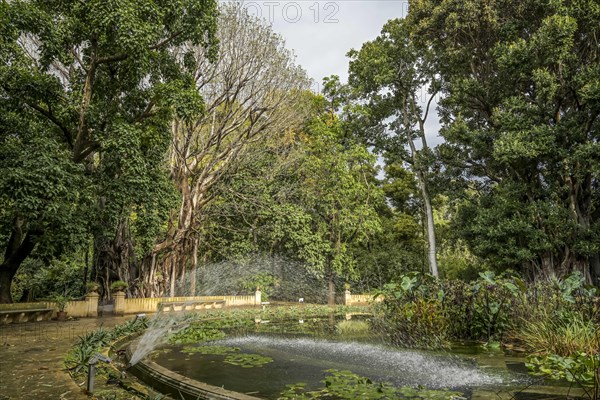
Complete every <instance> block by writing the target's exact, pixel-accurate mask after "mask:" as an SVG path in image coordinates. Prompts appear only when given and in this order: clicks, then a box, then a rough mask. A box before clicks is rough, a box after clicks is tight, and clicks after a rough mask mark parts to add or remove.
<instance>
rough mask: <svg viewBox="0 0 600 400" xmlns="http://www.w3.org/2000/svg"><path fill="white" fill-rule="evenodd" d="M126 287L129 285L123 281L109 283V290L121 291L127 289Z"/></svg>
mask: <svg viewBox="0 0 600 400" xmlns="http://www.w3.org/2000/svg"><path fill="white" fill-rule="evenodd" d="M128 287H129V285H128V284H127V283H125V282H123V281H114V282H113V283H112V284H111V285H110V290H111V291H113V292H121V291H123V290H125V289H127V288H128Z"/></svg>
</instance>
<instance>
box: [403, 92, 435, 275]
mask: <svg viewBox="0 0 600 400" xmlns="http://www.w3.org/2000/svg"><path fill="white" fill-rule="evenodd" d="M410 96H411V98H410V99H406V100H407V101H406V102H405V104H404V113H403V119H404V125H405V129H406V140H407V142H408V146H409V147H410V155H411V159H412V164H413V170H414V171H415V174H416V175H417V179H418V181H419V189H420V190H421V196H422V197H423V203H424V206H425V219H426V221H427V255H428V259H429V272H430V273H431V275H433V276H435V277H437V276H439V272H438V266H437V244H436V240H435V222H434V220H433V208H432V207H431V198H430V196H429V191H428V190H427V169H426V168H427V167H426V166H423V163H422V162H421V159H420V157H419V150H417V147H416V146H415V142H414V140H413V137H412V131H411V130H410V129H409V128H410V127H411V126H412V122H411V121H412V120H411V118H410V115H413V117H416V118H418V123H419V138H420V139H421V145H422V150H421V151H428V149H429V147H428V145H427V138H426V136H425V121H426V119H427V114H428V111H429V106H430V104H431V101H432V100H433V98H434V96H435V94H433V95H432V96H431V98H430V99H429V102H428V103H427V111H426V112H425V115H424V116H423V117H421V115H420V114H418V112H417V107H416V101H415V99H414V95H413V94H411V95H410Z"/></svg>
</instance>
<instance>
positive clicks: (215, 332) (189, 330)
mask: <svg viewBox="0 0 600 400" xmlns="http://www.w3.org/2000/svg"><path fill="white" fill-rule="evenodd" d="M224 337H225V333H224V332H223V331H222V330H221V329H220V328H213V327H207V326H205V325H203V324H192V325H190V326H189V327H186V328H185V329H184V330H182V331H180V332H177V333H175V334H173V335H172V336H171V337H170V338H169V342H170V343H173V344H193V343H201V342H209V341H211V340H218V339H223V338H224Z"/></svg>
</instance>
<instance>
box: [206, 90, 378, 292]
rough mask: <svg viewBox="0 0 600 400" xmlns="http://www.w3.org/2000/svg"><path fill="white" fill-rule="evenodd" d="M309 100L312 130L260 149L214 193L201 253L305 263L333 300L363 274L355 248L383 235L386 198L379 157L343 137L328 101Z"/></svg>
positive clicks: (210, 257) (269, 140)
mask: <svg viewBox="0 0 600 400" xmlns="http://www.w3.org/2000/svg"><path fill="white" fill-rule="evenodd" d="M306 95H307V96H308V97H309V98H310V100H311V102H312V104H313V106H312V107H311V114H310V115H311V116H312V118H311V119H310V121H309V122H308V123H307V124H306V125H305V126H304V127H301V128H300V129H298V130H297V131H287V132H284V133H280V134H279V135H277V136H270V137H264V138H263V139H262V140H261V141H260V142H256V143H253V144H252V145H251V146H249V147H248V149H247V151H246V152H244V154H243V155H242V156H241V157H238V159H237V160H236V161H235V165H234V168H232V169H230V170H229V171H228V172H227V173H226V174H225V176H224V178H223V179H222V180H221V181H220V182H219V183H217V184H215V185H214V186H213V188H212V189H211V190H212V191H213V195H214V196H215V197H214V199H215V200H214V201H213V202H211V203H210V204H209V205H208V206H207V207H206V208H205V210H204V218H205V219H204V220H203V224H202V225H201V230H200V231H201V233H202V235H203V238H204V240H203V243H201V244H200V248H201V249H202V251H204V252H205V253H204V254H205V255H206V256H207V259H206V261H217V262H218V261H222V260H228V261H229V260H232V259H233V260H235V259H244V258H251V257H255V256H256V254H261V255H262V254H265V255H267V256H269V257H274V258H278V257H284V259H286V260H289V261H290V263H294V262H298V264H297V265H299V267H298V268H302V270H303V272H304V275H305V276H312V277H320V280H321V282H324V283H326V285H327V286H328V287H329V295H328V296H329V299H330V301H333V300H334V298H335V293H336V288H335V286H336V282H338V281H340V280H342V279H351V278H353V277H354V276H355V275H356V273H355V272H356V259H355V253H354V249H356V248H357V246H358V244H359V243H362V242H365V241H366V240H368V239H369V238H370V237H371V236H372V235H374V234H375V233H376V232H377V231H378V230H379V218H378V215H377V212H376V209H377V207H378V206H380V205H381V203H382V201H383V196H382V192H381V189H380V188H379V187H378V185H377V182H376V180H375V178H374V175H375V171H376V169H375V166H374V163H375V157H374V156H373V155H372V154H370V153H369V152H368V151H367V150H366V149H365V148H364V146H362V145H359V144H357V143H351V142H349V141H348V140H346V139H345V138H344V137H343V133H342V130H341V125H340V123H339V120H338V119H337V117H336V116H335V115H332V113H331V112H330V110H327V108H326V107H325V102H326V100H325V99H324V98H322V97H316V96H314V95H312V94H306ZM292 112H293V111H292ZM300 265H302V267H300ZM270 272H271V271H270ZM272 272H275V273H278V271H276V270H273V271H272ZM282 280H285V278H283V279H282ZM313 290H314V288H313Z"/></svg>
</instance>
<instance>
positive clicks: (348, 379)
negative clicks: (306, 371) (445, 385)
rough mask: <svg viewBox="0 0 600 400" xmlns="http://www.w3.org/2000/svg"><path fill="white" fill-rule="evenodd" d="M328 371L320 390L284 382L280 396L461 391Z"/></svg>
mask: <svg viewBox="0 0 600 400" xmlns="http://www.w3.org/2000/svg"><path fill="white" fill-rule="evenodd" d="M325 372H328V373H329V375H328V376H327V377H326V378H325V380H323V381H322V382H323V384H324V385H325V387H324V388H323V389H320V390H314V391H309V392H306V391H305V389H304V387H305V384H303V383H296V384H292V385H287V389H286V390H285V391H284V392H282V393H281V395H280V397H279V399H280V400H292V399H294V400H296V399H298V400H299V399H346V400H353V399H368V400H376V399H379V400H383V399H390V400H391V399H398V398H409V399H435V400H444V399H446V400H449V399H453V398H455V397H459V396H460V395H461V393H459V392H451V391H447V390H428V389H424V388H412V387H399V388H398V387H395V386H392V385H390V384H388V383H382V382H380V383H377V382H373V381H371V379H369V378H366V377H363V376H360V375H357V374H354V373H352V372H351V371H339V370H335V369H329V370H327V371H325Z"/></svg>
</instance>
